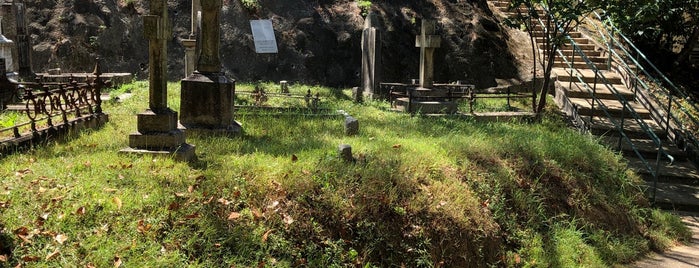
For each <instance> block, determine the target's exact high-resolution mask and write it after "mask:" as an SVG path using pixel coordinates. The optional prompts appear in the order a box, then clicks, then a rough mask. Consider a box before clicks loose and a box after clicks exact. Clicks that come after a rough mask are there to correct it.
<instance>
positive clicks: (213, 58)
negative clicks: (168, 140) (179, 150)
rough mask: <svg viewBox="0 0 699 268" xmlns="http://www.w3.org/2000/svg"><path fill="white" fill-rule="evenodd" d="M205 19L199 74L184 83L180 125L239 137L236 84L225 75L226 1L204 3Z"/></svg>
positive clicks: (201, 27)
mask: <svg viewBox="0 0 699 268" xmlns="http://www.w3.org/2000/svg"><path fill="white" fill-rule="evenodd" d="M200 1H201V19H199V20H198V21H199V24H200V25H198V26H197V28H199V29H200V31H199V33H198V36H199V39H198V40H197V50H198V51H197V54H198V62H197V68H196V71H195V72H194V73H193V74H192V75H190V76H189V77H187V78H185V79H183V80H182V82H181V85H182V94H181V97H180V113H181V116H180V123H181V124H182V125H184V126H185V127H186V128H187V129H190V130H198V131H211V132H221V133H231V134H234V133H238V132H240V131H241V127H240V124H238V122H236V121H235V120H234V119H233V104H234V103H233V98H234V95H235V81H234V80H232V79H229V78H227V77H226V76H225V75H224V74H223V73H222V72H221V58H220V56H219V46H220V42H221V40H220V38H221V33H220V32H221V29H220V24H221V22H220V20H221V19H220V16H221V7H222V5H223V1H222V0H200Z"/></svg>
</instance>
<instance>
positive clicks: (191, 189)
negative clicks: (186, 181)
mask: <svg viewBox="0 0 699 268" xmlns="http://www.w3.org/2000/svg"><path fill="white" fill-rule="evenodd" d="M187 192H189V193H191V192H194V185H190V186H189V187H187Z"/></svg>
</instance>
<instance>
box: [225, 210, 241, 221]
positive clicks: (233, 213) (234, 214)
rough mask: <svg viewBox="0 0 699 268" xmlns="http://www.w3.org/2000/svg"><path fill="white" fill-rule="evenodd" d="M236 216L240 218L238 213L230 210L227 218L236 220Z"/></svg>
mask: <svg viewBox="0 0 699 268" xmlns="http://www.w3.org/2000/svg"><path fill="white" fill-rule="evenodd" d="M238 218H240V213H238V212H235V211H234V212H231V214H229V215H228V220H229V221H235V220H237V219H238Z"/></svg>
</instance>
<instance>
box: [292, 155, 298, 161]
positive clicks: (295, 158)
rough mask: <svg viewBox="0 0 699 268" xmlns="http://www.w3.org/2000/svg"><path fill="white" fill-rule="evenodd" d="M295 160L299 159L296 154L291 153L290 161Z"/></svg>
mask: <svg viewBox="0 0 699 268" xmlns="http://www.w3.org/2000/svg"><path fill="white" fill-rule="evenodd" d="M296 161H299V158H298V156H296V155H295V154H292V155H291V162H296Z"/></svg>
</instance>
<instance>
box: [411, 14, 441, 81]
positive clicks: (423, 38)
mask: <svg viewBox="0 0 699 268" xmlns="http://www.w3.org/2000/svg"><path fill="white" fill-rule="evenodd" d="M435 28H436V23H435V21H431V20H423V21H422V31H421V32H420V35H419V36H417V38H416V39H415V46H416V47H419V48H420V87H422V88H431V87H432V84H433V82H434V56H433V55H434V50H435V48H438V47H440V45H441V43H442V39H441V38H440V37H439V35H435Z"/></svg>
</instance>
